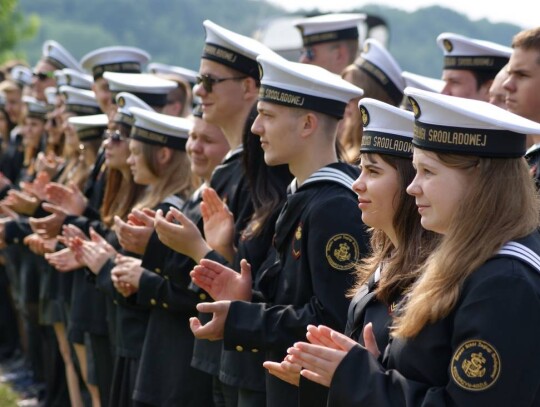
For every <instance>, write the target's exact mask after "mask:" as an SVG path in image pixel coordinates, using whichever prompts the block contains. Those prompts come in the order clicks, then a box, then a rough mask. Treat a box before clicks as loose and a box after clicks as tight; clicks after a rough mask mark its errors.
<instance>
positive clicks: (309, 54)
mask: <svg viewBox="0 0 540 407" xmlns="http://www.w3.org/2000/svg"><path fill="white" fill-rule="evenodd" d="M302 55H304V56H305V57H306V59H307V60H308V61H313V60H314V59H315V50H314V49H313V48H312V47H305V48H304V49H303V50H302Z"/></svg>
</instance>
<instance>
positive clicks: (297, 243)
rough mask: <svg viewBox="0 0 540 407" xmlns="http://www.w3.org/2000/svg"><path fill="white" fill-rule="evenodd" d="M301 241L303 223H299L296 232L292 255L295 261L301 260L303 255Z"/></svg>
mask: <svg viewBox="0 0 540 407" xmlns="http://www.w3.org/2000/svg"><path fill="white" fill-rule="evenodd" d="M301 240H302V223H299V224H298V226H297V227H296V231H295V232H294V239H293V242H292V255H293V256H294V258H295V259H297V260H298V259H299V258H300V254H301V247H302V246H301Z"/></svg>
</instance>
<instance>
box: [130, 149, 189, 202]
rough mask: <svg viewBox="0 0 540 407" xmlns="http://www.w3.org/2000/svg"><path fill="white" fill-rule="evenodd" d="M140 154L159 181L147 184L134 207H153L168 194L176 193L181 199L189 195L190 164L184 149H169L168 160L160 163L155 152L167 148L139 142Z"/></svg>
mask: <svg viewBox="0 0 540 407" xmlns="http://www.w3.org/2000/svg"><path fill="white" fill-rule="evenodd" d="M141 145H142V154H143V157H144V160H145V162H146V165H147V166H148V169H149V170H150V172H151V173H152V174H153V175H155V176H157V177H159V182H158V183H157V184H155V185H152V186H149V187H148V188H147V189H146V193H145V194H144V196H143V197H142V198H141V200H140V201H139V202H138V203H137V204H136V205H135V208H138V209H140V208H155V207H156V206H157V205H158V204H159V203H161V202H163V200H164V199H165V198H167V197H168V196H170V195H178V196H179V197H180V198H182V199H186V198H187V197H189V195H190V194H191V192H192V191H193V185H192V182H191V179H192V177H191V165H190V162H189V159H188V156H187V154H186V152H185V151H182V150H175V149H171V151H172V154H171V158H170V160H169V161H168V162H167V163H165V164H160V163H159V162H158V160H157V155H158V154H157V153H158V150H159V149H160V148H167V147H163V146H157V145H153V144H148V143H141Z"/></svg>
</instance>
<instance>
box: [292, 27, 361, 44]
mask: <svg viewBox="0 0 540 407" xmlns="http://www.w3.org/2000/svg"><path fill="white" fill-rule="evenodd" d="M357 39H358V28H357V27H351V28H347V29H345V30H337V31H330V32H325V33H316V34H309V35H304V34H303V29H302V42H303V44H304V47H307V46H309V45H314V44H320V43H323V42H332V41H341V40H357Z"/></svg>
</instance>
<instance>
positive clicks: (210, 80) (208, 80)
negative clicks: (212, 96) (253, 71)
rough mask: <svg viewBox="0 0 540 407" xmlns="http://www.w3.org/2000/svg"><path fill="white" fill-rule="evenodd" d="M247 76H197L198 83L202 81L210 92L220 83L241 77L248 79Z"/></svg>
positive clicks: (205, 88)
mask: <svg viewBox="0 0 540 407" xmlns="http://www.w3.org/2000/svg"><path fill="white" fill-rule="evenodd" d="M246 78H247V76H231V77H230V78H214V77H212V76H210V75H198V76H197V85H200V84H201V83H202V86H203V88H204V90H205V91H207V92H208V93H211V92H212V87H213V86H214V85H217V84H218V83H221V82H225V81H238V80H241V79H246Z"/></svg>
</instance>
